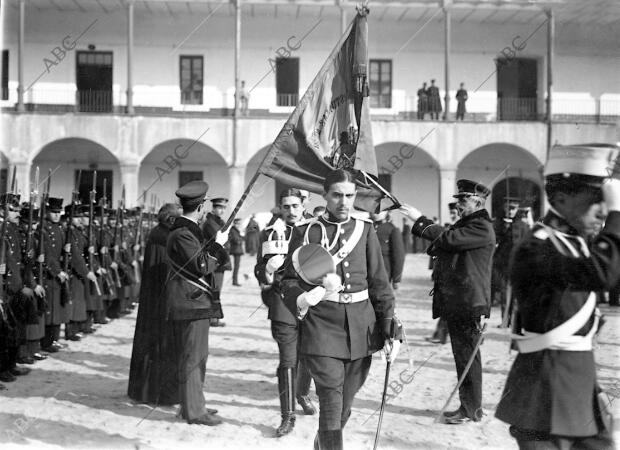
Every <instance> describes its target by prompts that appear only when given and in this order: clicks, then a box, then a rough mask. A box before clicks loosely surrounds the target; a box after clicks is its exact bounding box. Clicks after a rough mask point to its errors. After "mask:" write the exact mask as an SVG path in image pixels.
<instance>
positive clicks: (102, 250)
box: [99, 246, 108, 255]
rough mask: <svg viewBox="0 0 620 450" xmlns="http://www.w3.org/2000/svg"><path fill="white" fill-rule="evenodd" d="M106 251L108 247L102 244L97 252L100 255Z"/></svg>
mask: <svg viewBox="0 0 620 450" xmlns="http://www.w3.org/2000/svg"><path fill="white" fill-rule="evenodd" d="M106 253H108V247H106V246H103V247H101V248H100V249H99V254H100V255H105V254H106Z"/></svg>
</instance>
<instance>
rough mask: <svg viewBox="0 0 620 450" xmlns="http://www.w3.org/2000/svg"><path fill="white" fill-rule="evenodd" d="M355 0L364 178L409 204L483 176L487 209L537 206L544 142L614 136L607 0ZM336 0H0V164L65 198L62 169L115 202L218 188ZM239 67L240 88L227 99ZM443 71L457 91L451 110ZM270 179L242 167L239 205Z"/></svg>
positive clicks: (326, 40)
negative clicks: (366, 98)
mask: <svg viewBox="0 0 620 450" xmlns="http://www.w3.org/2000/svg"><path fill="white" fill-rule="evenodd" d="M369 8H370V16H369V57H370V68H371V79H370V85H371V105H372V106H373V108H372V110H371V114H372V118H373V125H372V126H373V137H374V143H375V148H376V153H377V161H378V166H379V173H380V178H381V181H382V182H383V183H384V184H385V185H386V186H388V187H389V188H390V190H391V191H392V192H393V194H394V195H395V196H396V197H397V198H399V199H401V200H403V201H406V202H409V203H414V204H416V206H418V205H419V206H420V207H421V208H422V210H423V211H424V212H425V213H427V215H429V216H433V215H436V216H438V217H440V218H443V217H444V214H445V207H446V205H447V203H448V202H449V201H450V200H451V195H452V193H453V191H454V188H455V180H456V179H458V178H462V177H464V178H471V179H474V180H477V181H480V182H482V183H484V184H487V185H489V186H490V187H492V188H493V199H492V201H491V202H490V203H489V207H490V208H491V209H493V210H494V211H493V212H497V211H495V210H496V209H497V208H498V207H501V201H502V198H503V196H504V195H506V194H508V195H518V196H520V197H523V198H525V199H527V200H529V201H530V203H531V204H532V205H533V206H535V208H537V209H538V212H539V211H540V208H541V207H542V200H541V198H540V192H541V189H542V176H541V167H542V165H543V164H544V161H545V159H546V154H547V149H548V144H549V142H551V143H561V144H568V143H579V142H607V143H615V142H618V141H620V136H619V134H618V133H619V131H618V130H619V120H620V75H619V74H620V47H618V45H617V43H618V42H620V11H619V10H618V8H617V6H615V5H614V4H613V3H612V2H607V1H603V0H597V1H593V2H573V1H572V0H571V1H567V2H560V1H551V2H546V3H540V4H537V3H536V2H521V1H504V2H499V3H497V2H493V5H491V4H489V3H488V2H473V3H472V2H467V3H464V2H460V1H456V0H455V1H452V2H445V3H440V4H438V3H437V2H431V1H429V2H426V1H416V2H406V1H401V2H389V1H387V0H382V1H378V2H370V4H369ZM237 10H238V11H239V22H238V23H239V26H238V27H237V28H236V17H237V15H236V13H237ZM354 13H355V10H354V7H353V6H352V4H350V3H344V2H336V3H334V2H324V1H322V0H316V1H314V0H307V1H293V2H289V1H279V0H273V1H271V0H248V1H245V0H237V2H234V1H233V2H208V1H189V2H186V1H183V2H181V1H178V0H168V1H163V0H145V1H133V0H129V1H127V2H125V1H122V0H9V1H7V2H3V3H2V26H3V30H2V35H3V63H2V100H1V101H0V105H1V106H2V118H1V121H2V128H1V129H2V138H1V141H0V152H1V153H2V167H4V168H6V167H7V165H9V164H10V165H11V166H12V165H16V167H17V171H18V185H19V187H20V189H21V191H22V194H23V195H25V196H27V191H28V190H29V187H28V183H29V181H28V180H29V177H30V176H31V174H32V173H33V171H34V170H35V167H39V168H40V170H41V171H42V172H43V173H46V172H47V170H48V169H51V170H53V171H54V175H53V181H52V192H51V195H52V196H62V197H64V198H65V199H68V198H70V195H71V191H72V190H73V189H74V184H75V180H76V178H77V175H78V173H80V171H81V173H82V176H81V186H79V188H80V191H81V192H82V193H84V192H85V190H86V189H88V183H89V180H90V179H91V178H92V171H93V170H97V172H98V175H99V176H98V178H99V183H98V184H99V185H100V182H101V179H102V177H105V178H107V179H108V180H109V181H108V185H109V186H111V187H110V192H109V195H108V197H109V198H110V197H111V198H112V201H113V202H114V204H116V202H117V201H118V200H119V199H120V197H121V192H122V189H123V186H124V188H125V191H126V199H125V200H126V204H127V205H138V204H143V203H146V204H147V205H149V204H151V203H153V202H154V201H157V202H159V203H162V202H165V201H174V191H175V190H176V189H177V188H178V186H179V184H181V183H183V182H185V181H187V180H190V179H195V178H201V179H204V180H206V181H207V182H208V183H209V184H210V191H209V193H210V195H212V196H225V197H229V198H230V199H231V201H233V202H234V201H236V200H237V199H238V198H239V197H240V196H241V194H242V192H243V190H244V188H245V186H246V184H247V182H248V180H249V179H250V178H251V177H252V175H253V174H254V173H255V171H256V169H257V167H258V165H259V163H260V161H261V160H262V157H263V156H264V155H265V152H266V150H267V148H268V147H269V145H270V143H271V142H272V141H273V140H274V139H275V137H276V135H277V133H278V131H279V130H280V128H281V127H282V125H283V124H284V122H285V120H286V117H287V116H288V114H289V113H290V112H291V111H292V110H293V107H294V105H295V104H296V102H297V100H298V99H299V97H300V96H301V95H303V93H304V91H305V89H306V87H307V86H308V85H309V84H310V82H311V81H312V79H313V78H314V76H315V75H316V73H317V72H318V70H319V68H320V67H321V65H322V64H323V62H324V61H325V59H326V58H327V55H328V54H329V52H330V51H331V50H332V48H333V46H334V45H335V43H336V42H337V40H338V38H339V36H340V34H341V33H342V31H343V30H344V28H345V27H346V26H347V25H348V23H349V21H350V20H351V19H352V18H353V14H354ZM20 25H21V26H20ZM235 48H237V49H238V51H237V53H235ZM235 55H237V57H235ZM278 58H279V59H278ZM235 74H238V76H237V78H236V77H235ZM550 74H551V76H550ZM431 79H435V80H436V84H437V86H438V87H440V90H441V97H442V104H443V107H444V108H445V92H446V87H447V90H448V93H449V94H448V98H449V110H448V114H447V115H446V117H445V118H444V117H443V114H442V115H441V116H440V118H439V120H430V118H429V117H428V115H426V117H425V120H419V119H418V118H417V96H416V93H417V91H418V89H419V88H420V87H421V84H422V82H427V83H430V80H431ZM241 80H244V81H245V90H246V91H247V92H249V104H248V110H247V112H243V111H239V110H238V111H237V115H236V116H235V98H234V92H235V85H236V84H240V81H241ZM460 83H464V85H465V88H466V89H467V90H468V94H469V100H468V101H467V113H466V115H465V120H463V121H460V120H459V121H456V120H455V111H456V100H455V94H456V90H457V89H458V87H459V84H460ZM549 92H550V93H551V107H550V114H549V105H548V102H547V100H548V98H549V96H548V93H549ZM89 177H90V178H89ZM4 179H5V180H6V173H4ZM3 182H4V183H6V181H3ZM277 189H278V187H277V186H276V184H275V183H274V182H273V181H271V180H268V179H265V178H260V179H259V181H258V182H257V184H256V185H255V187H254V189H253V192H252V193H251V194H250V196H249V199H248V201H246V203H245V205H244V207H243V209H242V210H241V212H240V216H243V217H245V216H248V215H249V214H251V213H255V212H259V211H268V210H270V209H271V208H272V207H273V206H274V204H275V195H276V190H277ZM98 190H99V191H101V186H100V188H99V189H98ZM155 199H156V200H155ZM315 203H319V202H318V198H317V201H316V202H315ZM498 205H499V206H498Z"/></svg>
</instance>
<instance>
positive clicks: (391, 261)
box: [375, 222, 405, 283]
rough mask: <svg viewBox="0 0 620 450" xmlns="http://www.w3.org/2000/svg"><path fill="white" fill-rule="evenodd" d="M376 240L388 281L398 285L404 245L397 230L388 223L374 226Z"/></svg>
mask: <svg viewBox="0 0 620 450" xmlns="http://www.w3.org/2000/svg"><path fill="white" fill-rule="evenodd" d="M375 229H376V231H377V238H378V239H379V245H380V246H381V255H383V265H384V266H385V271H386V273H387V275H388V279H389V280H390V281H391V282H393V283H400V281H401V279H402V276H403V266H404V265H405V245H404V243H403V237H402V236H401V234H400V231H399V230H398V228H396V227H395V226H394V224H393V223H390V222H382V223H379V224H375Z"/></svg>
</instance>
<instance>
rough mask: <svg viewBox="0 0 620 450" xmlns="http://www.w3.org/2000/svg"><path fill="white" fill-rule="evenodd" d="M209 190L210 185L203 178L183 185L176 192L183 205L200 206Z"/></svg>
mask: <svg viewBox="0 0 620 450" xmlns="http://www.w3.org/2000/svg"><path fill="white" fill-rule="evenodd" d="M208 190H209V185H208V184H207V183H205V182H204V181H201V180H194V181H190V182H189V183H186V184H184V185H183V186H181V187H180V188H179V189H177V191H176V192H175V194H176V196H177V197H179V201H180V202H181V205H183V206H198V205H199V204H201V203H202V202H203V201H204V199H205V195H207V191H208Z"/></svg>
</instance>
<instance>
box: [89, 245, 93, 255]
mask: <svg viewBox="0 0 620 450" xmlns="http://www.w3.org/2000/svg"><path fill="white" fill-rule="evenodd" d="M88 253H90V254H91V255H94V254H95V247H93V246H92V245H91V246H90V247H88Z"/></svg>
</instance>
